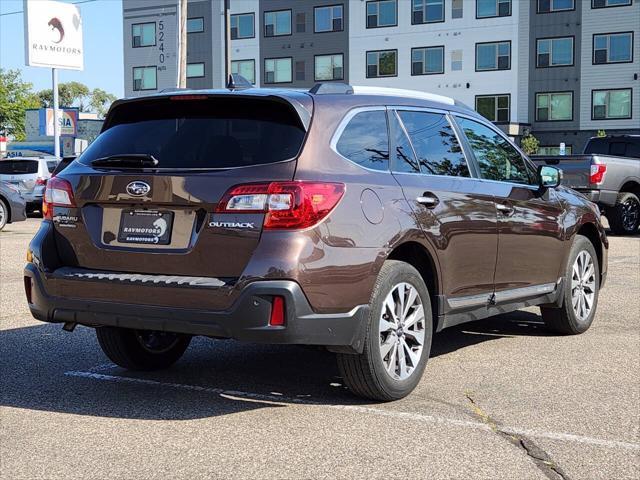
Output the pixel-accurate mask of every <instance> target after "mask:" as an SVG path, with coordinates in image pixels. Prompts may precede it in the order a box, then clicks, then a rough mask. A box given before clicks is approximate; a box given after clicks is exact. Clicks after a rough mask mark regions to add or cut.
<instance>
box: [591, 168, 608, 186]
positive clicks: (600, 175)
mask: <svg viewBox="0 0 640 480" xmlns="http://www.w3.org/2000/svg"><path fill="white" fill-rule="evenodd" d="M606 172H607V166H606V165H603V164H597V165H591V172H590V173H591V174H590V175H589V183H595V184H596V185H597V184H599V183H602V180H604V174H605V173H606Z"/></svg>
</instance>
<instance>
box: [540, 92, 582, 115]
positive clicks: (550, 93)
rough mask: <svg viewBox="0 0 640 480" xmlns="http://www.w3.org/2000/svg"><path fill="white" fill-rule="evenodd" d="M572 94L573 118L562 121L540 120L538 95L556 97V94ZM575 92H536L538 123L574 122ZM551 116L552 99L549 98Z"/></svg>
mask: <svg viewBox="0 0 640 480" xmlns="http://www.w3.org/2000/svg"><path fill="white" fill-rule="evenodd" d="M567 93H569V94H571V118H566V119H561V120H551V119H549V120H539V119H538V95H554V94H567ZM574 93H575V92H574V91H573V90H559V91H553V92H547V91H543V92H535V94H534V97H533V98H534V102H535V103H534V112H535V114H534V119H535V121H536V122H539V123H557V122H573V119H574V109H575V102H574V100H575V95H574ZM549 116H551V98H549Z"/></svg>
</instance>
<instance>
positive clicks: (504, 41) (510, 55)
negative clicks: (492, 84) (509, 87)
mask: <svg viewBox="0 0 640 480" xmlns="http://www.w3.org/2000/svg"><path fill="white" fill-rule="evenodd" d="M500 43H508V44H509V68H497V67H498V57H499V56H500V55H499V52H498V49H497V48H496V68H482V69H480V70H478V46H479V45H492V44H496V45H498V44H500ZM512 55H513V45H512V43H511V40H494V41H492V42H478V43H476V49H475V62H474V64H475V65H474V67H475V71H476V72H504V71H506V70H511V66H512V62H511V57H512Z"/></svg>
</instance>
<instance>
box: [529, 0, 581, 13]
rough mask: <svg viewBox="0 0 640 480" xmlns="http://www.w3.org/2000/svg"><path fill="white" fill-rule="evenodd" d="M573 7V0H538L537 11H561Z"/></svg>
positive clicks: (572, 8)
mask: <svg viewBox="0 0 640 480" xmlns="http://www.w3.org/2000/svg"><path fill="white" fill-rule="evenodd" d="M575 8H576V5H575V0H538V13H551V12H563V11H565V10H574V9H575Z"/></svg>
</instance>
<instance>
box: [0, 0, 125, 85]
mask: <svg viewBox="0 0 640 480" xmlns="http://www.w3.org/2000/svg"><path fill="white" fill-rule="evenodd" d="M62 1H66V2H68V3H74V2H76V1H78V0H73V1H72V0H62ZM78 7H79V8H80V13H81V15H82V22H83V34H84V52H85V54H84V71H82V72H77V71H72V70H59V74H58V78H59V81H60V82H69V81H78V82H81V83H84V84H85V85H87V86H88V87H89V88H96V87H99V88H102V89H103V90H106V91H107V92H110V93H113V94H114V95H116V96H117V97H122V96H123V95H124V79H123V65H122V63H123V62H122V0H96V1H93V2H90V3H83V4H81V5H78ZM22 8H23V1H22V0H0V15H1V16H0V66H2V68H4V69H16V68H19V69H20V70H22V76H23V78H24V79H25V80H26V81H28V82H31V83H33V87H34V89H35V90H41V89H43V88H51V70H50V69H48V68H37V67H27V66H25V64H24V28H23V23H24V18H23V15H22V13H19V14H15V15H4V14H5V13H9V12H16V11H21V10H22Z"/></svg>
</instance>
